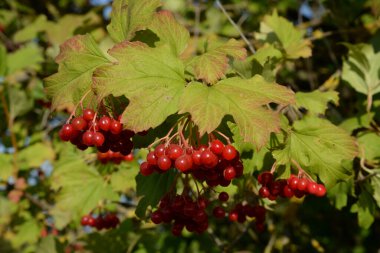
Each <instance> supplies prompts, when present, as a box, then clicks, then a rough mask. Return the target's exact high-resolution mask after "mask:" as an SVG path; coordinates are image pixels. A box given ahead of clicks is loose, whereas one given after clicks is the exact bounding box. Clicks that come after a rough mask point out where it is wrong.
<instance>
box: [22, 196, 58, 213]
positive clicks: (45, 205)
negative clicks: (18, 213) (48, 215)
mask: <svg viewBox="0 0 380 253" xmlns="http://www.w3.org/2000/svg"><path fill="white" fill-rule="evenodd" d="M25 198H27V199H28V200H29V201H30V202H32V203H33V204H35V205H36V206H38V207H40V208H41V209H42V210H50V209H51V208H52V207H51V206H50V205H49V204H48V203H47V202H46V201H45V200H39V199H38V198H36V197H34V196H32V195H31V194H30V193H28V192H25Z"/></svg>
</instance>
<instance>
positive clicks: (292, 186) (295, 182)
mask: <svg viewBox="0 0 380 253" xmlns="http://www.w3.org/2000/svg"><path fill="white" fill-rule="evenodd" d="M298 182H299V178H298V177H296V176H291V177H290V178H289V179H288V185H289V187H290V189H292V190H293V191H294V190H297V189H298Z"/></svg>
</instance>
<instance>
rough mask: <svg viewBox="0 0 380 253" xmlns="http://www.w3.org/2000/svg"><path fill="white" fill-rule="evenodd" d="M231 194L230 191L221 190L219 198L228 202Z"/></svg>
mask: <svg viewBox="0 0 380 253" xmlns="http://www.w3.org/2000/svg"><path fill="white" fill-rule="evenodd" d="M229 197H230V196H229V195H228V193H227V192H221V193H219V197H218V198H219V200H220V201H222V202H226V201H228V199H229Z"/></svg>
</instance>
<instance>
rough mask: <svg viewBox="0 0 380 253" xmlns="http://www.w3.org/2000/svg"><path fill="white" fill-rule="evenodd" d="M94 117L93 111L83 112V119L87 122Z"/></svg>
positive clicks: (85, 110) (86, 110)
mask: <svg viewBox="0 0 380 253" xmlns="http://www.w3.org/2000/svg"><path fill="white" fill-rule="evenodd" d="M94 117H95V112H94V110H91V109H84V110H83V119H84V120H86V121H87V122H88V121H91V120H93V119H94Z"/></svg>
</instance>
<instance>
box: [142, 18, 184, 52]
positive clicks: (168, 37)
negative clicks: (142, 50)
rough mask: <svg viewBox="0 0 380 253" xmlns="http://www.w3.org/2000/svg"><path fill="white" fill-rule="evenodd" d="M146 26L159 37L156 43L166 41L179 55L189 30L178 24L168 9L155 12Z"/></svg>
mask: <svg viewBox="0 0 380 253" xmlns="http://www.w3.org/2000/svg"><path fill="white" fill-rule="evenodd" d="M148 28H149V29H150V30H152V31H153V32H154V33H155V34H156V35H157V36H158V37H159V38H160V42H159V43H157V45H161V44H163V43H168V44H169V45H170V48H171V49H172V50H173V52H174V53H175V54H176V55H180V54H181V53H182V52H183V51H184V50H185V48H186V46H187V43H188V42H189V38H190V34H189V31H188V30H187V29H186V28H185V27H184V26H183V25H181V24H179V23H178V22H177V21H176V20H175V18H174V16H173V14H172V13H171V12H169V11H160V12H159V13H156V14H155V16H154V19H153V22H152V23H151V24H150V26H149V27H148Z"/></svg>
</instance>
